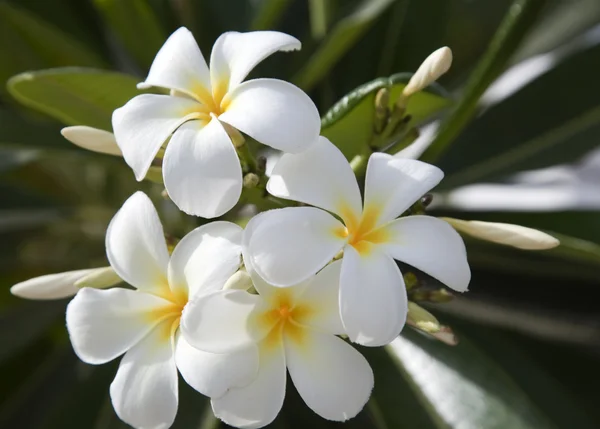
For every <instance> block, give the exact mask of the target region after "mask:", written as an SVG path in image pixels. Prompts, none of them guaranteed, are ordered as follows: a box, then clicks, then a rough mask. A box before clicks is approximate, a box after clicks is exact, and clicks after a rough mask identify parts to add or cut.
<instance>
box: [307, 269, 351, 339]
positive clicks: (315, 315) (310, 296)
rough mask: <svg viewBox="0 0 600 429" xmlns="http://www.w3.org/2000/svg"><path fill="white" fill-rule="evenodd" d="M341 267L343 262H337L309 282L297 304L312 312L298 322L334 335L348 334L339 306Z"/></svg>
mask: <svg viewBox="0 0 600 429" xmlns="http://www.w3.org/2000/svg"><path fill="white" fill-rule="evenodd" d="M341 267H342V261H335V262H333V263H331V264H329V265H327V266H326V267H325V268H323V269H322V270H321V271H319V272H318V273H317V275H316V276H314V277H313V278H312V279H310V280H309V281H307V285H306V287H305V288H304V289H303V291H302V294H301V295H300V296H299V297H298V298H296V300H295V302H296V303H297V304H298V305H305V306H307V308H310V312H309V313H307V314H306V315H302V314H301V315H300V317H297V318H296V321H297V322H299V323H302V324H303V325H305V326H310V327H311V328H313V329H316V330H318V331H321V332H327V333H330V334H334V335H342V334H345V333H346V331H345V329H344V325H343V324H342V319H341V317H340V305H339V295H340V271H341Z"/></svg>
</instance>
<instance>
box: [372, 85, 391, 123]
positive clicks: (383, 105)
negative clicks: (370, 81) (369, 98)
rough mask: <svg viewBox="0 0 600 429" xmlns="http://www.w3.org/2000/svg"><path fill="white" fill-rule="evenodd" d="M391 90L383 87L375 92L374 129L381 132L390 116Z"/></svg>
mask: <svg viewBox="0 0 600 429" xmlns="http://www.w3.org/2000/svg"><path fill="white" fill-rule="evenodd" d="M389 105H390V90H389V89H387V88H381V89H380V90H379V91H377V94H375V121H374V125H373V128H374V131H375V133H377V134H379V133H381V132H382V131H383V129H384V128H385V125H386V124H387V121H388V119H389V116H390V109H389Z"/></svg>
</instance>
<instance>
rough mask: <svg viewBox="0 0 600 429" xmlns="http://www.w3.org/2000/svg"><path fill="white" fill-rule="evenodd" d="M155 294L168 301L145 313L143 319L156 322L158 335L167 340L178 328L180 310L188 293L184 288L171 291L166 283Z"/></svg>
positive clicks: (186, 299)
mask: <svg viewBox="0 0 600 429" xmlns="http://www.w3.org/2000/svg"><path fill="white" fill-rule="evenodd" d="M156 295H157V296H159V297H160V298H163V299H165V300H167V301H168V303H165V305H164V306H162V307H158V308H155V309H153V310H151V311H149V312H148V313H146V314H145V319H146V320H147V321H148V322H149V323H153V324H154V323H157V322H158V324H159V325H158V326H159V329H160V330H161V331H160V337H161V339H162V340H164V341H167V340H170V339H171V338H173V336H174V335H175V332H176V331H177V329H178V328H179V322H180V320H181V312H182V311H183V307H185V305H186V304H187V302H188V295H187V292H186V291H185V290H184V289H176V292H173V291H172V290H171V288H170V287H169V285H168V284H165V285H164V286H163V287H162V288H161V289H160V292H159V293H157V294H156Z"/></svg>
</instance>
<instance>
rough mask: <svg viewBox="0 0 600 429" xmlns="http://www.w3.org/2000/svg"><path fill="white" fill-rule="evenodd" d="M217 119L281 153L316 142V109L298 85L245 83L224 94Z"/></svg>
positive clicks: (267, 81) (272, 81)
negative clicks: (227, 101)
mask: <svg viewBox="0 0 600 429" xmlns="http://www.w3.org/2000/svg"><path fill="white" fill-rule="evenodd" d="M227 100H229V104H228V105H227V106H226V111H225V112H224V113H223V114H222V115H221V116H219V119H220V120H221V121H223V122H226V123H228V124H229V125H231V126H233V127H235V128H237V129H238V130H240V131H241V132H243V133H246V134H248V135H249V136H250V137H252V138H253V139H255V140H257V141H258V142H260V143H262V144H265V145H267V146H271V147H273V148H275V149H280V150H282V151H284V152H290V153H298V152H302V151H304V150H306V149H308V147H309V146H310V145H311V144H313V143H314V142H316V141H317V138H318V137H319V132H320V130H321V119H320V117H319V111H318V110H317V107H316V106H315V104H314V103H313V102H312V100H311V99H310V98H309V97H308V95H306V94H305V93H304V92H303V91H302V90H301V89H300V88H298V87H296V86H294V85H292V84H291V83H288V82H284V81H282V80H277V79H254V80H249V81H248V82H244V83H242V84H241V85H239V86H237V87H236V88H235V89H234V90H233V91H231V92H230V93H228V94H227Z"/></svg>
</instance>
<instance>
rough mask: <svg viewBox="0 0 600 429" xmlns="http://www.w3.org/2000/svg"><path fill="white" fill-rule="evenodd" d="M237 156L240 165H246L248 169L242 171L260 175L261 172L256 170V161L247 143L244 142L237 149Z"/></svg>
mask: <svg viewBox="0 0 600 429" xmlns="http://www.w3.org/2000/svg"><path fill="white" fill-rule="evenodd" d="M236 150H237V153H238V156H239V157H240V161H242V166H244V165H245V166H246V167H247V170H248V171H244V173H254V174H258V176H259V177H261V176H262V172H260V171H258V163H257V162H256V158H255V157H254V154H253V153H252V151H251V150H250V147H249V146H248V144H247V143H244V144H243V145H241V146H240V147H238V148H237V149H236Z"/></svg>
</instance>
